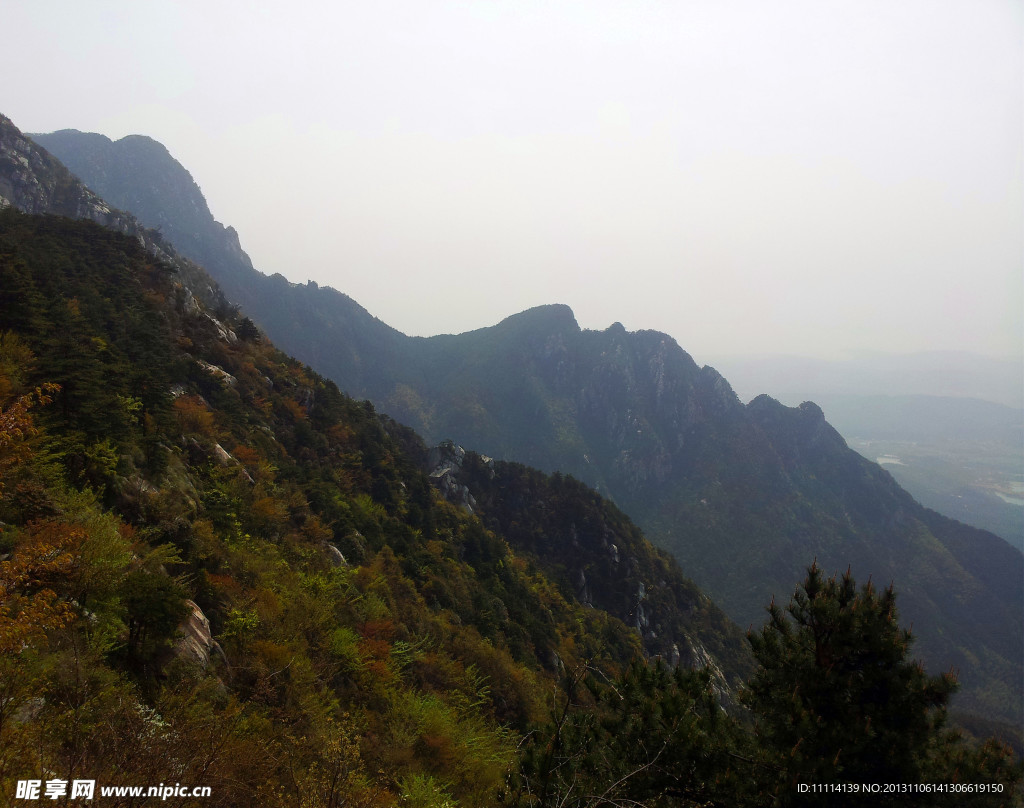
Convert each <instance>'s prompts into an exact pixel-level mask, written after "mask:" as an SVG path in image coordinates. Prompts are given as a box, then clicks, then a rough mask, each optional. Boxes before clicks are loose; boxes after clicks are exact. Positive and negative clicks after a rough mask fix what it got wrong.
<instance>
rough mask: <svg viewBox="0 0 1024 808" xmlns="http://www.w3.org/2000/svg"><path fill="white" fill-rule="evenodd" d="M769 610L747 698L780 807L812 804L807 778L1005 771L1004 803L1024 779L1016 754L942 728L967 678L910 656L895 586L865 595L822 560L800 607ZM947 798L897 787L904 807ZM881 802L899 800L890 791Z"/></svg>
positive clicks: (821, 801)
mask: <svg viewBox="0 0 1024 808" xmlns="http://www.w3.org/2000/svg"><path fill="white" fill-rule="evenodd" d="M768 613H769V620H768V622H767V624H766V625H765V626H764V628H763V629H761V631H760V632H757V633H754V632H752V633H751V634H749V635H748V638H749V640H750V643H751V646H752V647H753V651H754V655H755V656H756V658H757V661H758V662H759V663H760V668H759V670H758V671H757V673H756V674H755V675H754V677H753V678H752V679H751V681H750V683H749V685H748V689H747V690H746V692H745V693H744V699H745V701H746V703H747V705H748V706H749V707H750V708H751V709H752V711H753V712H754V714H755V718H756V725H755V733H756V736H757V740H758V744H759V747H760V749H761V751H762V754H763V755H764V762H765V763H766V764H767V768H766V771H774V772H775V777H774V780H775V782H774V784H773V785H772V786H771V787H772V788H773V789H774V792H775V797H776V800H777V804H780V805H789V804H804V803H801V798H800V796H799V793H798V788H797V787H798V785H799V784H801V783H803V784H814V783H817V784H823V783H857V784H864V783H880V784H881V783H907V784H917V783H922V782H925V781H931V780H934V779H935V778H937V777H938V778H940V779H942V780H945V781H954V780H959V781H960V782H963V781H964V780H965V778H969V777H971V778H973V777H975V776H981V777H985V778H987V779H989V781H990V782H991V779H992V778H994V777H1002V778H1003V780H1004V782H1005V783H1006V785H1007V790H1005V791H1004V793H1003V794H1002V796H1001V798H1000V799H999V800H997V802H996V804H1000V803H1001V802H1003V801H1005V800H1006V798H1007V794H1008V793H1009V791H1010V790H1012V786H1014V785H1015V783H1016V782H1017V780H1018V773H1017V770H1016V768H1015V767H1014V766H1013V765H1012V764H1010V757H1009V753H1008V751H1006V750H1003V751H1004V752H1005V754H1001V755H996V756H995V757H994V758H992V761H995V758H999V761H998V762H996V763H995V764H994V765H993V764H992V763H991V761H989V762H986V761H988V758H986V756H985V755H976V754H975V750H973V748H971V747H968V746H967V745H966V744H965V743H964V742H963V741H962V739H961V738H960V736H959V734H958V733H954V732H948V731H944V730H943V726H944V724H945V721H946V710H947V706H948V703H949V699H950V697H951V696H952V694H953V693H954V691H955V690H956V687H957V683H956V679H955V677H954V676H953V675H952V674H951V673H950V674H944V675H941V676H929V675H928V674H926V673H925V671H924V669H923V667H922V666H921V664H920V663H919V662H916V661H914V660H913V659H911V657H910V656H909V650H910V646H911V643H912V641H913V637H912V635H911V633H910V632H909V631H907V630H906V629H903V628H900V626H899V624H898V623H897V611H896V603H895V593H894V591H893V588H892V587H891V586H890V587H889V588H888V589H886V590H884V591H882V592H879V591H877V590H876V589H875V588H874V586H872V584H871V583H870V582H869V583H868V584H866V585H865V586H863V587H862V588H861V589H860V590H859V591H858V589H857V586H856V584H855V582H854V579H853V577H852V576H851V574H850V572H849V571H847V572H846V574H845V575H843V576H842V577H841V578H838V579H837V578H836V577H835V576H833V577H831V578H828V579H825V578H824V577H823V576H822V574H821V571H820V570H819V569H818V567H817V565H816V564H815V565H812V566H811V567H810V568H809V569H808V572H807V578H806V579H805V580H804V582H803V583H802V584H801V585H800V586H799V587H798V588H797V590H796V592H795V594H794V595H793V599H792V601H791V602H790V604H789V606H788V607H787V608H786V609H785V610H783V609H780V608H779V607H778V606H777V605H776V604H775V603H774V602H773V603H772V604H771V606H769V608H768ZM954 749H955V750H956V754H953V750H954ZM989 751H991V750H989ZM986 754H987V753H986ZM983 771H984V773H983ZM769 779H772V778H771V777H770V778H769ZM809 798H810V799H811V801H812V802H813V804H816V805H847V804H851V805H853V804H862V802H863V798H864V795H863V794H844V793H829V794H820V793H819V794H814V795H810V796H809ZM942 799H943V798H938V799H937V798H936V797H935V796H934V795H924V794H917V795H907V794H897V795H894V797H893V804H900V805H918V804H927V805H932V804H937V803H941V804H944V803H943V802H942ZM875 804H879V805H884V804H888V803H887V802H886V801H885V797H884V796H883V797H882V798H881V799H880V800H879V801H876V803H875Z"/></svg>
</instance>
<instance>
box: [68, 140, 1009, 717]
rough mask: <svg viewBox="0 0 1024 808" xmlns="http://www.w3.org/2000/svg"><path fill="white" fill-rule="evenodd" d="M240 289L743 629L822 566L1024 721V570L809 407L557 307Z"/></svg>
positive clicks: (364, 383) (346, 382)
mask: <svg viewBox="0 0 1024 808" xmlns="http://www.w3.org/2000/svg"><path fill="white" fill-rule="evenodd" d="M68 139H69V140H73V138H68ZM54 145H55V148H57V147H59V148H61V149H64V151H62V152H61V153H62V156H64V157H66V159H68V160H69V161H70V162H71V163H72V164H74V165H76V168H75V170H76V171H78V172H80V173H82V176H83V177H84V178H85V179H86V181H87V182H95V183H103V182H105V179H104V176H103V175H102V173H95V174H94V175H93V176H92V177H91V178H90V175H89V174H88V172H89V171H90V168H89V164H88V162H87V161H83V162H82V163H81V165H79V164H78V163H76V159H77V158H76V157H75V149H74V148H73V147H71V146H66V145H65V144H63V143H61V144H56V143H55V144H54ZM114 145H116V144H114ZM162 159H163V158H162ZM111 165H114V164H108V171H110V170H112V169H110V166H111ZM179 169H180V167H179ZM180 170H181V171H184V170H183V169H180ZM95 187H97V188H99V187H100V185H96V186H95ZM108 189H109V190H110V191H112V192H116V191H117V188H116V187H115V186H114V185H110V186H108V187H104V189H103V192H104V193H106V192H107V190H108ZM115 200H116V198H115ZM210 268H211V271H214V272H215V273H216V272H217V271H218V268H217V265H216V264H211V265H210ZM219 277H221V276H219ZM222 277H223V278H224V280H225V283H226V284H227V283H231V272H230V271H228V270H225V271H224V273H223V275H222ZM249 278H250V280H251V284H248V283H247V284H243V287H244V288H241V287H239V288H238V292H237V294H238V296H239V299H240V300H244V301H246V302H247V306H248V308H249V310H250V311H251V312H252V313H253V316H254V317H256V318H257V319H258V320H259V321H260V322H261V323H262V324H263V325H264V326H265V327H266V328H267V329H268V331H269V332H270V333H271V335H272V336H274V337H275V339H277V340H279V341H280V342H282V343H283V344H285V345H286V346H287V347H289V349H290V350H294V351H295V353H296V354H297V355H298V356H299V357H300V358H303V359H305V360H307V361H309V362H310V363H312V364H313V365H314V366H315V367H316V368H317V369H318V370H319V371H320V372H322V373H324V374H326V375H327V376H329V377H330V378H332V379H334V380H335V381H336V382H337V383H338V384H339V385H341V386H342V388H343V389H345V390H346V391H348V392H349V393H351V394H352V395H356V396H365V397H367V398H368V399H370V400H372V401H374V402H375V404H376V405H377V406H379V407H380V408H381V409H382V410H383V411H385V412H388V413H389V414H390V415H393V416H394V417H396V418H397V419H398V420H400V421H402V422H404V423H408V424H409V425H411V426H412V427H413V428H415V429H416V430H417V431H419V432H420V433H421V434H423V435H424V436H425V437H426V438H427V439H428V440H430V441H439V440H443V439H446V438H452V439H454V440H456V441H458V442H459V443H462V444H464V445H467V446H472V447H475V448H477V449H479V450H480V451H484V452H487V453H488V454H490V455H493V456H495V457H498V458H502V459H509V460H516V461H519V462H525V463H528V464H530V465H533V466H537V467H538V468H541V469H543V470H547V471H555V470H559V471H562V472H565V473H571V474H573V475H574V476H576V477H578V478H580V479H582V480H584V481H586V482H588V483H590V484H592V485H594V486H596V487H597V488H598V489H599V490H600V491H602V492H603V493H605V494H607V495H609V496H610V497H611V498H613V499H614V501H615V502H616V503H617V504H618V506H619V507H621V508H622V509H623V510H624V511H625V512H626V513H628V514H630V515H631V516H632V517H633V518H634V519H635V520H636V521H637V522H638V524H640V526H641V527H643V528H644V529H645V530H646V531H647V533H648V535H650V536H652V537H653V538H655V540H656V541H657V542H658V543H659V544H661V545H662V546H664V547H666V548H668V549H669V550H671V551H672V552H673V554H675V555H676V557H677V558H679V559H680V560H681V561H682V562H683V565H684V569H686V571H687V573H688V574H689V575H691V576H693V578H694V580H695V581H696V582H697V583H698V584H699V585H700V586H701V587H703V588H705V589H706V590H707V591H708V592H709V593H710V594H711V595H712V597H713V598H714V599H715V600H716V602H719V603H721V604H722V605H723V606H724V607H725V609H726V611H727V612H728V613H729V614H730V615H731V616H733V617H734V618H735V619H737V620H738V621H739V622H740V623H741V624H744V625H746V624H748V623H755V624H756V623H760V622H761V619H762V618H763V607H764V604H765V603H766V602H768V600H770V599H771V598H772V597H773V596H774V597H778V598H779V599H784V598H785V597H786V595H787V594H788V593H789V591H790V588H791V587H792V585H793V582H794V581H795V580H798V579H799V578H800V575H801V572H802V570H803V568H804V567H805V566H806V565H807V564H808V563H809V562H810V561H811V560H812V559H813V558H817V560H818V563H819V565H820V566H821V567H822V568H824V569H826V570H829V571H833V570H838V571H842V570H845V569H846V568H847V567H848V566H851V565H852V567H853V571H854V573H855V575H856V576H857V577H858V578H860V579H862V580H863V579H866V578H867V577H869V576H870V577H872V578H873V579H874V580H875V581H877V582H880V583H882V582H884V583H886V584H888V583H889V582H890V581H891V582H894V583H895V586H896V588H897V590H898V591H899V592H900V593H901V604H902V610H903V614H904V618H905V619H906V620H908V621H910V622H912V623H913V625H914V627H915V632H916V633H917V634H918V635H919V636H920V637H921V642H920V646H919V648H920V651H921V652H922V653H923V654H924V656H925V659H926V660H927V661H928V662H929V664H930V665H932V666H941V667H944V666H947V665H949V664H951V663H952V664H955V665H956V666H957V667H958V668H959V671H960V674H961V678H962V681H963V683H964V693H963V695H962V696H961V699H960V704H961V707H967V708H968V709H971V710H975V711H978V712H980V713H983V714H987V715H996V716H1001V717H1002V718H1004V719H1005V720H1008V721H1011V722H1013V723H1014V724H1016V725H1019V724H1020V719H1021V693H1020V688H1019V683H1020V681H1021V677H1022V658H1024V627H1022V618H1021V615H1022V613H1024V593H1022V590H1024V586H1022V581H1024V557H1022V555H1021V554H1020V552H1018V551H1016V550H1014V549H1013V548H1011V547H1009V546H1008V545H1006V543H1005V542H1003V541H1001V540H1000V539H998V538H997V537H995V536H993V535H991V534H989V533H986V532H984V531H980V530H974V529H971V528H968V527H966V526H963V525H960V524H959V523H956V522H953V521H951V520H948V519H943V518H942V517H940V516H938V515H937V514H934V513H933V512H930V511H927V510H926V509H924V508H922V507H921V506H920V505H918V504H917V503H915V502H914V501H913V500H912V499H911V498H910V497H909V496H908V495H907V494H906V493H905V492H903V491H902V489H900V488H899V486H898V485H896V484H895V482H894V481H893V480H892V478H891V477H890V476H889V475H888V474H887V473H886V472H885V471H884V470H882V469H881V468H879V467H878V466H876V465H875V464H872V463H869V462H867V461H865V460H864V459H863V458H861V457H859V456H858V455H856V454H855V453H854V452H852V451H851V450H850V449H849V448H848V447H847V446H846V445H845V443H844V442H843V440H842V438H841V437H840V436H839V435H838V434H837V433H836V432H835V431H834V430H833V429H832V428H831V427H830V426H829V425H828V424H827V422H826V421H825V420H824V417H823V415H822V413H821V410H820V409H819V408H818V407H816V406H815V405H813V404H805V405H802V406H801V407H800V408H786V407H783V406H782V405H780V404H778V402H775V401H773V400H771V399H768V398H767V397H762V398H758V399H756V400H754V401H752V402H751V403H750V404H749V405H747V406H744V405H743V404H742V403H741V402H740V401H739V400H738V399H737V397H736V396H735V394H734V393H733V392H732V390H731V388H730V387H729V385H728V383H727V382H726V381H725V380H724V379H723V378H722V377H721V376H720V375H719V374H718V373H716V372H715V371H714V370H713V369H711V368H708V367H704V368H701V367H699V366H697V365H696V363H694V362H693V360H692V358H691V357H690V356H689V355H687V354H686V353H685V352H684V351H683V350H682V349H681V348H680V347H679V346H678V345H677V344H676V343H675V341H674V340H672V339H671V337H668V336H667V335H664V334H659V333H656V332H643V331H642V332H636V333H627V332H626V331H625V329H624V328H623V327H622V326H621V325H619V324H616V325H613V326H612V327H611V328H609V329H607V330H606V331H603V332H595V331H583V330H581V329H580V328H579V326H578V325H577V323H576V321H575V319H574V317H573V315H572V312H571V311H570V310H569V309H568V308H567V307H565V306H547V307H542V308H539V309H534V310H531V311H528V312H524V313H522V314H519V315H515V316H513V317H510V318H508V319H507V320H505V321H503V322H502V323H500V324H498V325H496V326H494V327H492V328H486V329H481V330H479V331H475V332H471V333H468V334H462V335H456V336H441V337H433V338H430V339H413V338H408V337H404V336H403V335H401V334H399V333H398V332H395V331H394V330H393V329H389V328H387V327H386V326H384V325H383V324H382V323H380V322H379V321H377V320H375V319H374V318H372V317H371V316H370V315H369V314H367V313H366V312H365V311H364V310H362V309H361V308H360V307H358V306H357V305H356V304H355V303H354V302H352V301H351V300H349V299H348V298H345V297H344V296H343V295H340V294H339V293H337V292H334V291H333V290H323V289H318V288H316V287H315V286H313V285H307V286H294V285H289V284H287V283H286V282H284V281H283V279H266V278H265V277H263V276H259V274H258V273H253V274H252V275H251V276H249ZM228 292H229V294H235V292H234V291H233V289H232V288H230V287H229V288H228Z"/></svg>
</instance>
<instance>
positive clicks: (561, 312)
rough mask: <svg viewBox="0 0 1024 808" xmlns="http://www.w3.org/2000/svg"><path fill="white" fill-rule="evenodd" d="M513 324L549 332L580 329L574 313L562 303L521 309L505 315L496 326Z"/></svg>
mask: <svg viewBox="0 0 1024 808" xmlns="http://www.w3.org/2000/svg"><path fill="white" fill-rule="evenodd" d="M513 325H514V326H518V327H527V328H530V329H532V330H536V331H547V332H551V333H556V332H561V331H579V330H580V326H579V323H577V322H576V315H575V314H573V311H572V309H571V308H569V307H568V306H567V305H565V304H564V303H549V304H547V305H544V306H535V307H534V308H532V309H527V310H526V311H521V312H519V313H518V314H513V315H512V316H510V317H506V318H505V319H504V320H502V321H501V322H500V323H498V326H497V327H499V328H500V327H505V326H513Z"/></svg>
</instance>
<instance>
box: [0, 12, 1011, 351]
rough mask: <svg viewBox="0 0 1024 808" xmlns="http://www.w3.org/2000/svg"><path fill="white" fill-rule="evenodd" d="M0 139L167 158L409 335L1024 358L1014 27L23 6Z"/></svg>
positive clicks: (266, 266)
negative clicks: (133, 147)
mask: <svg viewBox="0 0 1024 808" xmlns="http://www.w3.org/2000/svg"><path fill="white" fill-rule="evenodd" d="M3 27H4V29H5V31H6V33H5V36H4V46H3V50H4V63H5V64H6V66H7V79H6V80H5V81H4V82H3V85H2V89H0V112H3V113H4V114H6V115H8V116H9V117H11V118H12V119H13V120H14V122H15V124H17V125H18V126H19V127H20V128H21V129H22V130H24V131H29V132H33V131H38V132H42V131H52V130H55V129H62V128H75V129H81V130H84V131H94V132H101V133H103V134H106V135H108V136H110V137H113V138H115V139H116V138H118V137H121V136H123V135H126V134H134V133H138V134H146V135H150V136H152V137H154V138H156V139H157V140H159V141H161V142H162V143H164V144H165V145H166V146H167V147H168V149H169V150H170V151H171V153H172V154H173V155H174V156H175V157H176V158H178V159H179V160H180V161H181V162H182V163H183V164H184V165H185V167H186V168H188V169H189V170H190V171H191V172H192V175H193V176H194V177H195V179H196V180H197V182H198V183H199V184H200V186H201V187H202V189H203V192H204V193H205V195H206V197H207V199H208V201H209V203H210V207H211V209H212V211H213V213H214V216H216V217H217V218H218V219H219V220H220V221H222V222H224V223H225V224H230V225H233V226H235V227H236V228H237V230H238V231H239V234H240V236H241V240H242V245H243V247H244V248H245V249H246V250H247V251H248V253H249V255H250V257H251V258H252V259H253V263H254V264H255V266H256V267H257V268H258V269H260V270H262V271H264V272H267V273H272V272H281V273H283V274H284V275H286V276H287V277H288V278H290V279H291V280H293V281H299V282H305V281H306V280H307V279H310V278H311V279H314V280H316V281H317V282H319V283H321V284H329V285H331V286H334V287H335V288H337V289H340V290H341V291H344V292H346V293H347V294H350V295H351V296H352V297H354V298H355V299H356V300H357V301H359V302H360V303H361V304H362V305H364V306H365V307H366V308H367V309H369V310H370V311H371V312H372V313H373V314H375V315H377V316H378V317H380V318H381V319H383V320H384V321H386V322H388V323H390V324H391V325H393V326H395V327H396V328H399V329H400V330H402V331H405V332H406V333H409V334H421V335H427V334H435V333H442V332H458V331H465V330H469V329H472V328H477V327H481V326H485V325H491V324H493V323H495V322H497V321H499V320H500V319H502V318H503V317H505V316H507V315H509V314H512V313H514V312H517V311H520V310H522V309H525V308H528V307H530V306H534V305H539V304H542V303H553V302H562V303H568V304H569V305H571V306H572V307H573V309H574V311H575V312H576V316H577V319H578V320H579V321H580V324H581V325H583V326H584V327H587V328H605V327H607V326H608V325H609V324H611V323H612V322H613V321H616V320H618V321H621V322H622V323H623V324H624V325H625V326H626V327H627V328H628V329H630V330H635V329H639V328H655V329H658V330H662V331H666V332H668V333H669V334H671V335H672V336H674V337H675V338H676V339H677V340H678V341H679V342H680V344H681V345H682V346H683V347H684V348H686V349H687V350H689V351H690V352H691V353H692V354H694V356H695V358H697V359H698V361H699V360H700V359H701V357H702V356H703V355H707V354H722V353H755V352H757V353H760V352H772V351H774V352H792V353H798V354H811V355H819V356H837V355H841V354H842V353H844V352H846V351H849V350H865V349H873V350H893V351H917V350H925V349H963V350H974V351H979V352H988V353H998V354H1011V353H1013V354H1018V353H1021V351H1022V318H1024V292H1022V287H1024V160H1022V152H1024V125H1022V121H1024V105H1022V95H1024V92H1022V87H1024V56H1022V35H1024V4H1022V3H1021V2H1018V1H1017V0H956V1H954V2H946V1H944V0H851V1H850V2H840V1H838V0H837V1H836V2H829V1H828V0H807V1H806V2H802V1H797V0H794V1H793V2H788V1H786V2H784V1H781V0H758V1H757V2H737V1H736V0H701V1H700V2H698V1H697V0H674V1H673V2H654V1H649V2H643V0H631V1H630V2H627V1H626V0H623V1H622V2H616V3H605V2H594V1H593V0H589V1H588V2H569V1H567V0H566V1H560V0H545V1H543V2H533V1H532V0H516V1H515V2H432V0H408V2H389V1H388V0H384V1H383V2H382V1H381V0H374V2H358V3H357V2H301V1H300V2H289V3H283V2H279V3H261V2H252V0H246V2H218V1H217V0H204V1H203V2H174V3H169V2H127V1H125V2H102V1H97V0H90V2H81V0H74V2H55V1H54V0H32V1H31V2H17V1H16V0H14V1H12V2H9V3H6V4H5V5H4V10H3Z"/></svg>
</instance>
